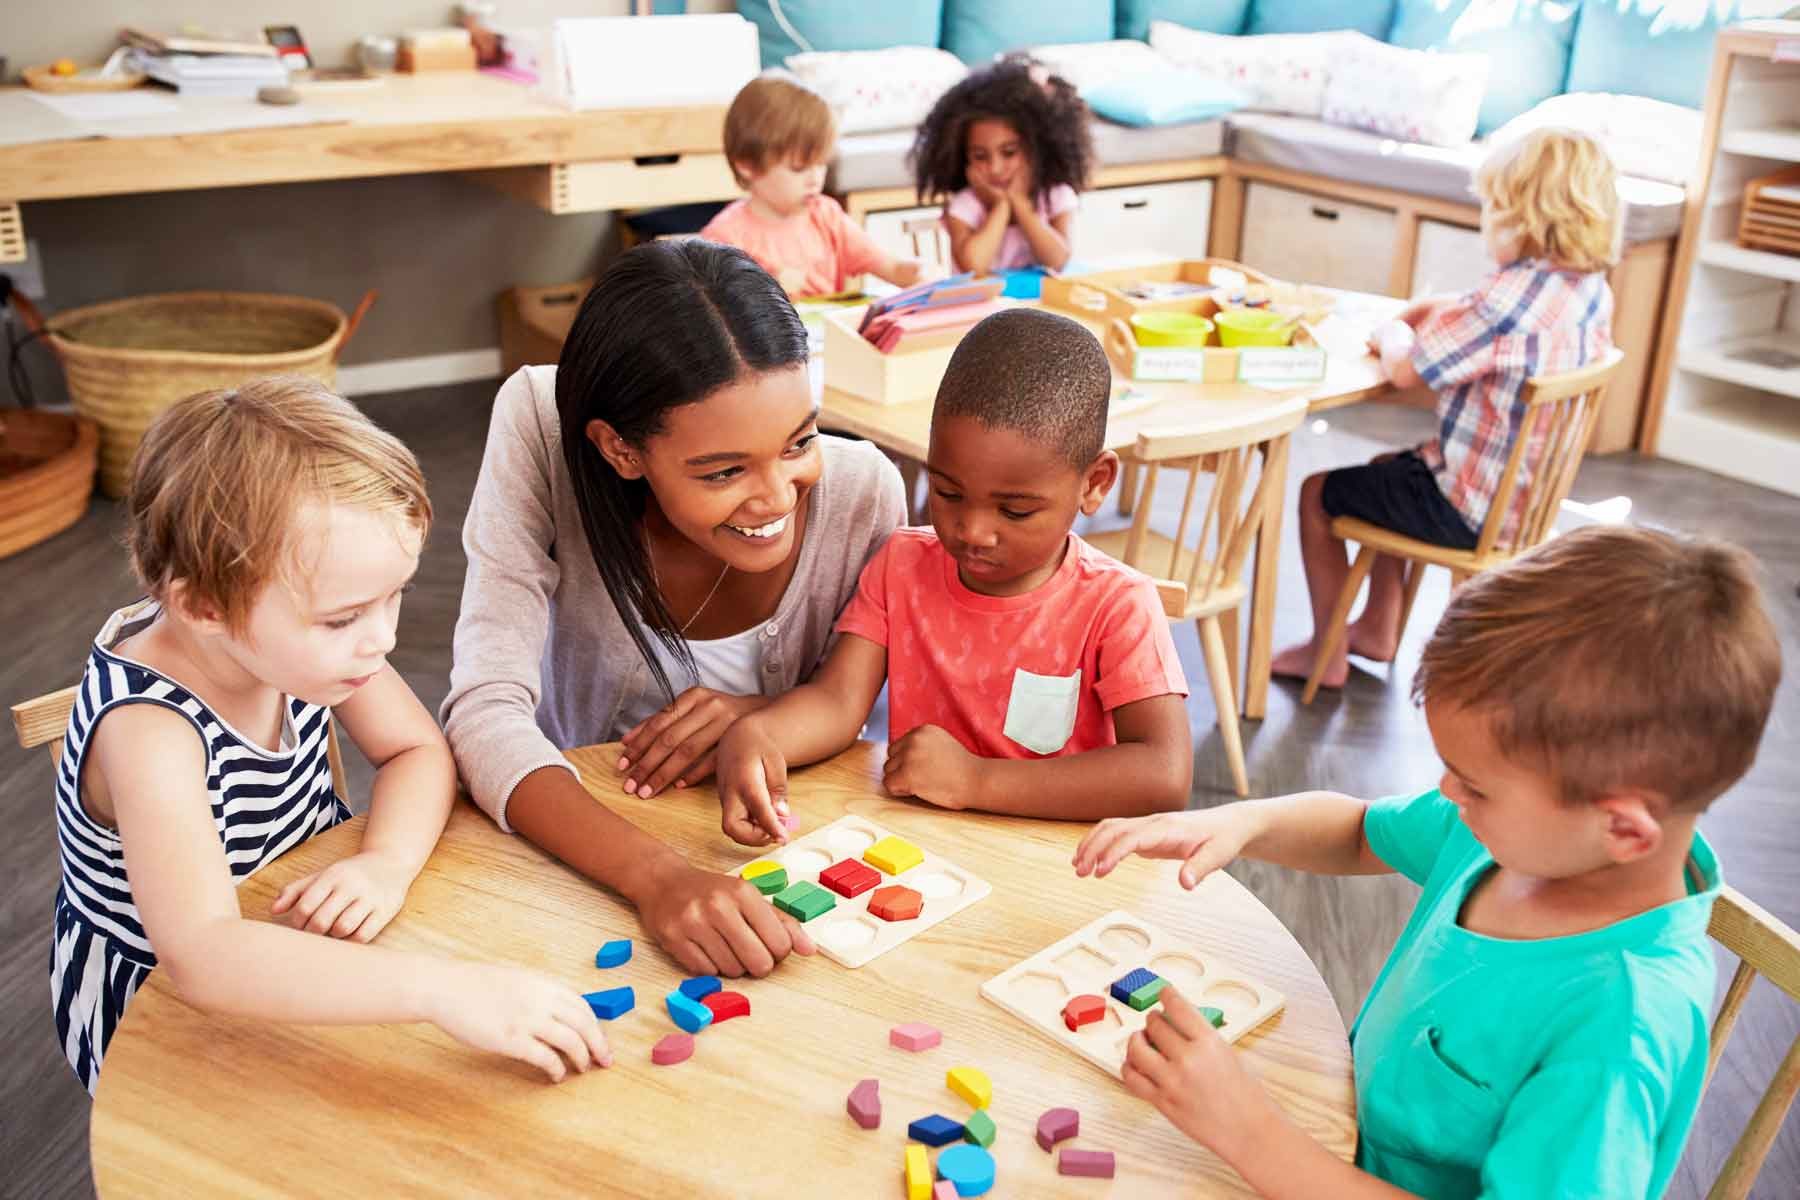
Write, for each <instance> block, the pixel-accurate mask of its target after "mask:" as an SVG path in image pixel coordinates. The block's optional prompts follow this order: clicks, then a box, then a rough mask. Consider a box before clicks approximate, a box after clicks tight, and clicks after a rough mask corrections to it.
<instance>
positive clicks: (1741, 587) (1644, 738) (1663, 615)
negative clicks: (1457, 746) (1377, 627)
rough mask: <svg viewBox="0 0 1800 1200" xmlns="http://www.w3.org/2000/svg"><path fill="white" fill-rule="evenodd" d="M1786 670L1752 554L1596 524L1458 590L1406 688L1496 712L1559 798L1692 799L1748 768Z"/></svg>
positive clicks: (1503, 738)
mask: <svg viewBox="0 0 1800 1200" xmlns="http://www.w3.org/2000/svg"><path fill="white" fill-rule="evenodd" d="M1416 569H1417V568H1415V570H1416ZM1780 680H1781V642H1780V640H1779V639H1778V638H1777V637H1776V634H1775V627H1774V625H1773V623H1772V622H1771V621H1770V619H1769V614H1768V612H1767V611H1766V610H1765V609H1764V607H1763V604H1762V599H1761V597H1760V595H1759V594H1758V590H1757V584H1756V566H1755V563H1754V561H1753V560H1752V559H1751V557H1750V555H1749V554H1748V553H1746V552H1745V551H1744V550H1742V549H1739V548H1738V547H1736V546H1733V545H1730V544H1728V543H1725V542H1719V541H1709V540H1705V539H1700V538H1689V537H1683V536H1679V535H1676V534H1671V533H1664V532H1660V531H1656V530H1649V529H1634V528H1630V527H1626V526H1594V527H1590V528H1587V529H1581V530H1577V531H1575V532H1573V533H1568V534H1564V535H1562V536H1560V537H1557V538H1553V539H1552V540H1550V541H1549V542H1546V543H1545V544H1544V545H1542V546H1540V547H1538V548H1537V549H1536V550H1533V551H1532V552H1531V553H1529V554H1526V555H1524V556H1522V557H1520V558H1518V559H1516V560H1514V561H1513V562H1512V563H1509V564H1507V565H1506V566H1503V567H1499V568H1496V569H1494V570H1492V571H1487V572H1484V573H1483V574H1480V575H1477V576H1476V577H1475V578H1473V579H1471V580H1470V581H1469V582H1467V583H1465V584H1464V585H1463V586H1462V587H1461V588H1459V589H1457V591H1456V594H1455V595H1454V596H1453V597H1452V598H1451V601H1450V607H1449V610H1448V611H1446V612H1445V613H1444V618H1443V620H1442V621H1440V622H1439V623H1438V627H1437V630H1436V632H1434V633H1433V634H1432V635H1431V640H1430V642H1429V643H1427V645H1426V647H1425V656H1424V661H1423V662H1422V663H1421V664H1420V666H1419V672H1418V674H1417V675H1416V676H1414V678H1413V687H1412V691H1413V698H1414V699H1415V700H1417V701H1420V702H1433V701H1435V702H1442V703H1448V704H1452V705H1455V706H1457V707H1459V708H1468V709H1479V710H1486V711H1487V712H1489V713H1490V714H1491V716H1492V725H1491V728H1492V730H1493V733H1494V735H1495V738H1496V740H1497V742H1498V743H1499V745H1500V748H1501V750H1502V751H1503V752H1504V753H1506V754H1508V755H1509V756H1510V755H1518V756H1522V757H1523V758H1525V759H1526V760H1527V761H1532V762H1535V763H1538V764H1541V765H1542V766H1543V767H1544V768H1545V769H1547V770H1548V771H1549V772H1550V773H1551V774H1552V775H1554V776H1555V778H1556V780H1557V785H1558V787H1559V789H1560V791H1561V793H1562V799H1563V801H1564V803H1567V804H1583V803H1588V802H1590V801H1592V800H1594V799H1596V798H1597V797H1599V796H1601V795H1603V794H1605V793H1606V792H1608V791H1613V790H1619V789H1637V790H1643V791H1649V792H1654V793H1657V794H1660V795H1662V796H1663V797H1665V798H1666V799H1667V800H1668V802H1669V804H1670V806H1671V808H1672V809H1673V810H1675V811H1678V812H1700V811H1702V810H1704V809H1705V808H1706V806H1707V805H1709V804H1711V803H1712V802H1713V800H1715V799H1717V798H1718V796H1719V795H1720V794H1721V793H1722V792H1724V791H1725V789H1726V788H1728V787H1730V786H1731V784H1732V783H1734V782H1735V781H1736V780H1737V779H1738V778H1739V777H1740V776H1741V775H1743V774H1744V772H1745V771H1747V770H1749V769H1750V764H1751V763H1752V762H1753V761H1754V760H1755V758H1756V746H1757V742H1758V741H1759V740H1760V739H1761V737H1762V731H1763V725H1764V723H1765V722H1767V720H1768V718H1769V709H1770V706H1771V705H1772V704H1773V703H1774V698H1775V687H1776V685H1777V684H1778V683H1779V682H1780Z"/></svg>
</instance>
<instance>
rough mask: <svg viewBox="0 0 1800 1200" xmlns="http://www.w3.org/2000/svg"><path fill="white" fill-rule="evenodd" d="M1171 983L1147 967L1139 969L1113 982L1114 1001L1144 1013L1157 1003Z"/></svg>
mask: <svg viewBox="0 0 1800 1200" xmlns="http://www.w3.org/2000/svg"><path fill="white" fill-rule="evenodd" d="M1168 983H1169V981H1168V980H1166V979H1164V978H1163V977H1162V976H1160V975H1158V974H1156V973H1155V972H1153V971H1150V970H1149V969H1148V968H1145V967H1138V968H1136V969H1134V970H1132V971H1131V972H1129V973H1128V974H1125V975H1121V976H1120V977H1119V978H1117V979H1115V980H1113V985H1112V994H1113V999H1114V1000H1117V1001H1118V1002H1119V1003H1120V1004H1129V1005H1131V1007H1132V1008H1134V1009H1136V1010H1137V1011H1138V1012H1143V1011H1144V1010H1145V1009H1147V1008H1149V1007H1150V1006H1151V1005H1152V1004H1155V1003H1156V1000H1157V997H1158V996H1160V995H1162V990H1163V988H1165V987H1167V986H1168Z"/></svg>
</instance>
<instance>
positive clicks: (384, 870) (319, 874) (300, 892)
mask: <svg viewBox="0 0 1800 1200" xmlns="http://www.w3.org/2000/svg"><path fill="white" fill-rule="evenodd" d="M414 874H415V873H414V872H412V871H409V870H407V868H406V867H405V866H404V865H402V864H400V863H397V862H395V861H394V860H393V859H391V858H388V857H387V856H386V855H383V854H379V853H376V852H373V851H367V850H365V851H363V852H362V853H360V854H353V855H351V856H350V857H349V858H342V859H339V860H338V861H337V862H334V863H332V864H331V865H330V866H329V867H326V868H325V869H324V870H322V871H314V872H313V873H312V874H311V875H307V876H304V877H302V878H300V879H296V880H294V882H292V883H290V884H288V885H287V886H286V887H284V888H282V889H281V892H280V894H279V895H277V896H276V897H275V902H274V903H273V904H271V905H269V914H270V915H271V916H274V917H286V919H287V924H289V925H291V926H293V927H294V928H295V929H299V930H304V931H305V932H307V933H322V934H325V935H326V936H328V937H335V938H348V939H350V940H352V941H357V942H367V941H370V940H372V939H373V938H374V937H375V935H376V934H378V933H380V932H381V931H382V930H383V929H385V928H386V927H387V923H388V922H389V921H391V920H393V919H394V914H396V913H398V912H399V911H400V906H401V905H403V904H405V903H406V890H407V889H408V888H409V887H411V886H412V881H413V878H414Z"/></svg>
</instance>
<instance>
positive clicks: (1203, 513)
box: [1119, 397, 1306, 618]
mask: <svg viewBox="0 0 1800 1200" xmlns="http://www.w3.org/2000/svg"><path fill="white" fill-rule="evenodd" d="M1305 417H1306V400H1305V399H1304V398H1303V397H1299V398H1291V399H1288V400H1286V401H1282V402H1278V403H1273V404H1268V405H1259V407H1258V408H1257V410H1256V416H1255V418H1253V419H1250V420H1245V419H1243V418H1241V417H1233V418H1231V419H1229V420H1221V421H1220V422H1218V423H1217V424H1216V425H1215V426H1213V427H1211V428H1192V429H1185V428H1184V429H1180V430H1175V429H1152V430H1145V431H1143V432H1140V433H1139V434H1138V439H1137V444H1136V445H1135V446H1134V447H1133V448H1132V452H1131V453H1132V457H1133V458H1134V459H1135V460H1136V461H1137V462H1139V463H1141V464H1143V465H1144V470H1143V472H1142V480H1141V482H1140V484H1139V490H1138V495H1137V501H1136V505H1135V508H1134V510H1133V518H1132V523H1131V531H1130V533H1129V534H1127V536H1126V539H1125V551H1124V553H1123V554H1121V555H1120V556H1119V557H1120V560H1121V561H1122V562H1124V563H1125V564H1126V565H1128V566H1133V567H1136V568H1137V569H1138V570H1140V571H1142V572H1144V574H1146V575H1148V576H1150V577H1151V578H1152V579H1154V580H1156V581H1157V592H1158V594H1159V595H1161V597H1162V601H1163V608H1164V611H1166V612H1167V613H1168V614H1169V615H1170V616H1172V617H1177V618H1179V617H1185V616H1188V615H1190V614H1192V613H1195V612H1197V611H1199V610H1202V609H1205V608H1207V607H1208V606H1209V604H1210V603H1211V601H1212V600H1213V598H1214V596H1216V595H1217V594H1218V593H1220V592H1221V591H1223V590H1225V589H1228V588H1235V587H1237V586H1238V585H1239V584H1241V582H1242V580H1243V575H1244V563H1245V561H1246V559H1247V558H1248V557H1249V554H1250V549H1251V547H1252V546H1254V545H1255V544H1256V534H1257V531H1258V529H1260V528H1261V526H1262V522H1263V518H1264V516H1265V515H1266V514H1267V512H1268V507H1269V505H1271V504H1280V503H1281V502H1282V496H1281V485H1282V482H1283V481H1284V480H1285V479H1286V478H1287V458H1288V444H1289V437H1290V435H1291V434H1292V433H1293V432H1294V429H1295V428H1296V427H1298V426H1299V424H1300V422H1301V421H1302V420H1304V419H1305ZM1259 460H1260V470H1258V466H1259ZM1165 470H1178V471H1185V472H1187V488H1186V490H1185V492H1184V493H1183V495H1182V501H1181V520H1180V523H1179V524H1178V525H1177V526H1176V530H1175V538H1174V541H1173V542H1172V543H1170V544H1169V546H1168V551H1167V554H1166V556H1164V555H1160V554H1152V553H1151V552H1150V536H1149V535H1150V508H1151V500H1152V498H1153V497H1154V496H1155V494H1156V481H1157V476H1158V474H1159V473H1160V472H1162V471H1165ZM1203 475H1211V476H1213V485H1212V487H1211V488H1209V489H1208V490H1207V494H1206V503H1205V506H1204V507H1201V506H1200V504H1199V491H1200V478H1201V476H1203ZM1253 476H1254V485H1252V477H1253ZM1190 532H1191V534H1192V537H1193V540H1192V541H1191V542H1190V541H1189V536H1190Z"/></svg>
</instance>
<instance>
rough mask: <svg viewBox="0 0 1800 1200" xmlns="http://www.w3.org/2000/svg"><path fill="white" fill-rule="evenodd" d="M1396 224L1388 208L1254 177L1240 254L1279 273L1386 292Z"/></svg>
mask: <svg viewBox="0 0 1800 1200" xmlns="http://www.w3.org/2000/svg"><path fill="white" fill-rule="evenodd" d="M1397 228H1398V226H1397V218H1396V217H1395V216H1394V214H1393V213H1392V212H1389V211H1388V210H1386V209H1381V208H1373V207H1370V206H1369V205H1366V204H1352V203H1350V202H1348V201H1345V200H1335V199H1332V198H1330V197H1328V196H1315V195H1312V194H1310V193H1308V192H1300V191H1295V190H1294V189H1292V188H1284V187H1277V186H1275V185H1274V184H1268V183H1251V184H1250V185H1249V186H1247V187H1246V188H1245V189H1244V237H1243V248H1242V250H1241V251H1240V253H1239V255H1238V257H1239V258H1240V259H1241V260H1242V261H1243V263H1244V265H1245V266H1249V267H1254V268H1256V269H1257V270H1258V271H1264V272H1267V273H1268V274H1270V275H1273V276H1275V277H1276V278H1277V279H1286V280H1290V281H1293V282H1303V283H1316V284H1321V285H1323V286H1325V287H1336V288H1347V289H1349V290H1350V291H1355V292H1375V293H1377V294H1381V295H1385V294H1386V293H1387V290H1388V277H1389V273H1390V272H1391V270H1392V269H1393V262H1394V238H1395V235H1396V232H1397Z"/></svg>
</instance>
